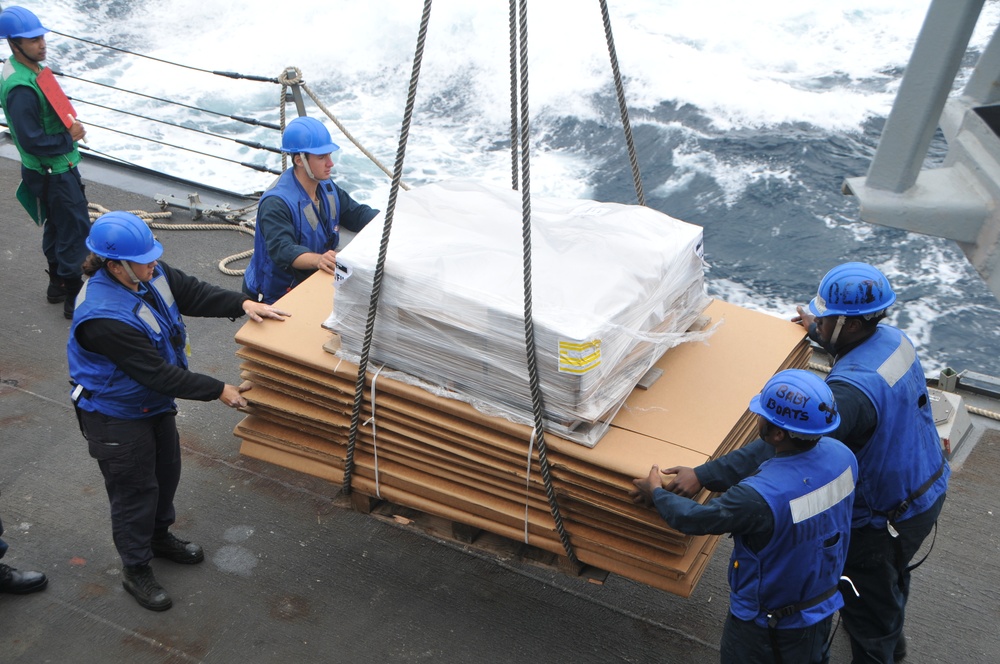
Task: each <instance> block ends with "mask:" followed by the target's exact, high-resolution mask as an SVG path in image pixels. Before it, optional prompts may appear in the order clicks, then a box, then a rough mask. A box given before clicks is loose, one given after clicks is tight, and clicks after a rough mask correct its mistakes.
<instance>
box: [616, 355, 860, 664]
mask: <svg viewBox="0 0 1000 664" xmlns="http://www.w3.org/2000/svg"><path fill="white" fill-rule="evenodd" d="M750 410H751V412H754V413H756V414H757V415H759V416H760V417H759V422H760V438H758V439H757V440H756V441H754V442H753V443H751V444H750V445H748V446H747V447H744V448H743V449H741V450H737V451H735V452H732V453H730V454H728V455H726V456H724V457H722V458H720V459H719V460H717V462H716V463H717V464H718V465H720V466H722V467H724V468H728V469H733V468H739V467H741V466H744V464H743V460H744V459H746V458H751V457H754V456H756V455H757V454H759V452H760V448H768V450H769V451H770V452H769V453H768V454H767V456H768V458H767V460H765V461H764V462H763V463H761V464H760V465H759V467H757V466H755V467H753V468H748V467H744V468H742V469H741V470H740V471H739V472H729V473H725V477H720V479H719V480H718V481H716V482H714V483H712V484H711V485H710V486H709V488H710V489H712V490H713V491H725V493H724V494H723V495H722V496H720V497H718V498H716V499H714V500H711V501H709V502H708V503H706V504H704V505H702V504H700V503H697V502H695V501H694V500H691V499H690V498H685V497H681V496H678V495H675V494H673V493H671V492H669V491H666V490H665V489H664V488H663V485H662V479H661V474H660V469H659V468H658V467H657V466H653V468H652V470H651V471H650V473H649V476H648V477H645V478H639V479H636V480H634V482H633V483H634V485H635V489H633V490H632V492H631V493H630V495H631V496H632V499H633V500H634V501H635V502H637V503H640V504H647V505H649V504H652V505H655V506H656V509H657V510H658V511H659V513H660V515H661V516H662V517H663V518H664V520H665V521H666V522H667V523H668V524H670V526H671V527H673V528H676V529H677V530H679V531H681V532H682V533H686V534H689V535H704V534H713V535H720V534H723V533H732V534H733V539H734V546H733V555H732V559H731V560H730V564H729V586H730V595H729V598H730V599H729V616H728V619H727V621H726V625H725V627H724V629H723V633H722V643H721V646H720V655H721V657H720V661H721V662H722V663H723V664H737V663H739V664H757V663H759V664H771V663H773V662H777V663H778V664H782V663H784V664H793V663H795V664H813V663H820V662H827V661H829V646H828V639H829V637H830V628H831V623H832V617H833V614H834V613H835V612H836V611H837V609H839V608H840V607H841V606H843V599H842V598H841V594H840V592H839V590H838V583H839V581H840V576H841V569H842V567H843V564H844V559H845V557H846V556H847V546H848V540H849V537H850V527H851V505H852V497H853V493H854V487H855V483H856V482H857V475H858V466H857V462H856V461H855V459H854V455H853V454H852V453H851V451H850V450H849V449H847V447H845V446H844V445H843V444H842V443H840V442H839V441H837V440H834V439H833V438H828V437H826V436H825V434H827V433H829V432H830V431H832V430H833V429H836V428H837V425H838V424H839V423H840V417H839V415H838V414H837V408H836V405H835V403H834V399H833V394H832V393H831V392H830V389H829V387H827V385H826V384H825V383H824V382H823V380H822V379H821V378H819V377H818V376H816V375H815V374H812V373H810V372H808V371H802V370H799V369H789V370H786V371H782V372H779V373H778V374H776V375H775V376H774V377H773V378H772V379H771V380H769V381H768V382H767V384H765V385H764V388H763V389H762V390H761V393H760V394H759V395H758V396H755V397H754V398H753V399H752V400H751V402H750ZM720 475H722V473H720Z"/></svg>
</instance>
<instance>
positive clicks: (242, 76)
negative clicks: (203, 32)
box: [50, 30, 278, 83]
mask: <svg viewBox="0 0 1000 664" xmlns="http://www.w3.org/2000/svg"><path fill="white" fill-rule="evenodd" d="M50 32H52V34H54V35H59V36H60V37H66V38H68V39H75V40H77V41H82V42H84V43H85V44H91V45H93V46H100V47H101V48H107V49H110V50H112V51H118V52H119V53H127V54H128V55H134V56H136V57H139V58H146V59H147V60H154V61H156V62H162V63H163V64H166V65H173V66H174V67H182V68H184V69H191V70H192V71H200V72H202V73H204V74H214V75H216V76H225V77H226V78H236V79H246V80H248V81H260V82H262V83H277V82H278V79H276V78H271V77H267V76H253V75H250V74H239V73H237V72H232V71H211V70H208V69H201V68H199V67H192V66H191V65H185V64H181V63H180V62H171V61H170V60H163V59H161V58H154V57H153V56H151V55H145V54H143V53H136V52H135V51H129V50H126V49H124V48H118V47H117V46H109V45H108V44H102V43H100V42H96V41H92V40H90V39H84V38H83V37H77V36H75V35H67V34H66V33H64V32H59V31H57V30H51V31H50Z"/></svg>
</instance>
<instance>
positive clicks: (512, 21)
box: [507, 0, 520, 191]
mask: <svg viewBox="0 0 1000 664" xmlns="http://www.w3.org/2000/svg"><path fill="white" fill-rule="evenodd" d="M507 23H508V31H509V35H510V183H511V189H513V190H514V191H517V189H518V186H519V185H518V182H519V181H520V180H519V176H520V172H519V171H518V168H517V162H518V154H517V134H518V125H517V0H510V12H509V18H508V21H507Z"/></svg>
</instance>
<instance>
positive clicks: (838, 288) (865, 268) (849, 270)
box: [809, 263, 896, 318]
mask: <svg viewBox="0 0 1000 664" xmlns="http://www.w3.org/2000/svg"><path fill="white" fill-rule="evenodd" d="M895 301H896V294H895V293H894V292H893V290H892V287H891V286H889V280H888V279H886V278H885V275H884V274H882V273H881V272H880V271H879V270H878V268H875V267H873V266H871V265H869V264H868V263H844V264H842V265H838V266H837V267H835V268H833V269H832V270H830V271H829V272H827V273H826V276H825V277H823V280H822V281H821V282H820V283H819V289H818V290H817V292H816V297H814V298H813V299H812V301H811V302H810V303H809V311H811V312H812V313H813V315H814V316H819V317H821V318H823V317H826V316H866V315H869V314H876V313H879V312H882V311H884V310H885V309H887V308H888V307H889V306H890V305H891V304H892V303H893V302H895Z"/></svg>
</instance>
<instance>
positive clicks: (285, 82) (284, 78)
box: [279, 67, 410, 191]
mask: <svg viewBox="0 0 1000 664" xmlns="http://www.w3.org/2000/svg"><path fill="white" fill-rule="evenodd" d="M289 72H293V73H294V77H293V76H290V75H289ZM279 80H280V81H281V89H282V100H284V90H285V88H286V87H287V86H290V85H294V86H300V87H301V88H302V89H303V90H305V92H306V94H308V95H309V98H310V99H312V100H313V102H314V103H315V104H316V106H317V107H318V108H319V110H321V111H323V113H324V114H325V115H326V117H328V118H330V119H331V120H332V121H333V124H335V125H337V129H339V130H340V132H341V133H342V134H343V135H344V136H345V137H346V138H347V140H349V141H350V142H351V143H353V144H354V146H355V147H356V148H358V150H360V151H361V153H362V154H363V155H365V156H366V157H368V159H369V161H371V162H372V163H373V164H375V166H376V167H378V168H379V170H381V171H382V172H383V173H385V174H386V175H388V176H389V177H390V178H391V177H392V172H391V171H390V170H389V169H388V168H386V167H385V165H384V164H383V163H382V162H381V161H380V160H379V158H378V157H376V156H375V155H374V154H372V153H371V151H369V150H368V148H366V147H365V146H363V145H361V143H360V142H359V141H358V139H356V138H354V135H353V134H351V132H350V131H348V129H347V127H345V126H344V123H342V122H341V121H340V120H339V119H338V118H337V116H336V115H334V114H333V111H331V110H330V109H329V108H327V107H326V105H325V104H324V103H323V101H322V100H321V99H320V98H319V96H318V95H317V94H316V93H315V92H313V90H312V88H310V87H309V86H308V85H306V83H305V81H303V80H302V72H301V71H300V70H299V69H298V68H296V67H289V68H288V69H286V70H285V72H284V73H283V74H282V75H281V77H280V78H279ZM282 108H284V102H282ZM282 166H284V162H282ZM400 186H401V187H402V188H403V189H404V190H406V191H409V190H410V188H409V186H407V185H406V184H405V183H400Z"/></svg>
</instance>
